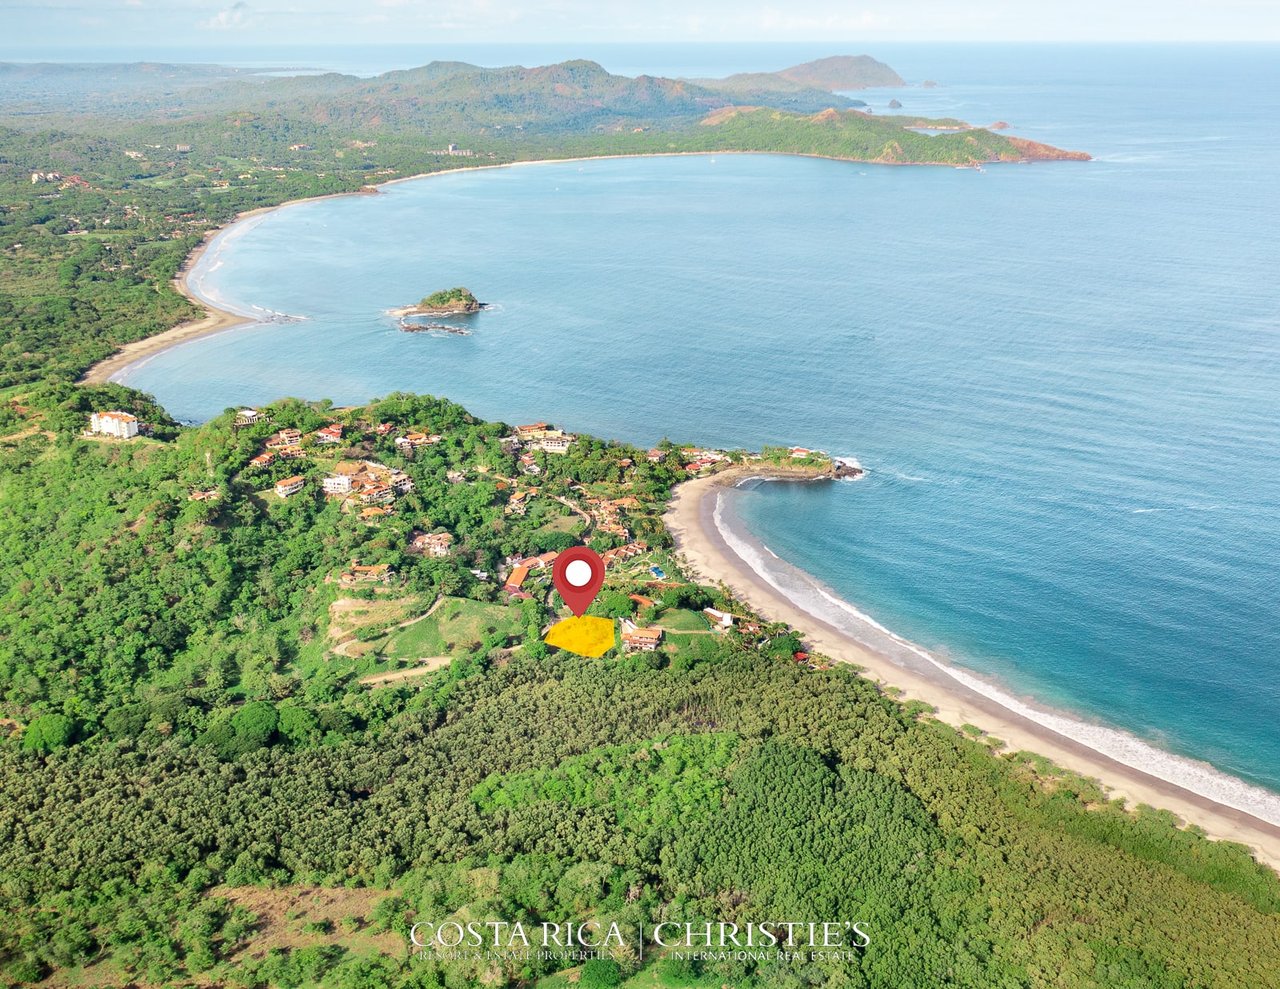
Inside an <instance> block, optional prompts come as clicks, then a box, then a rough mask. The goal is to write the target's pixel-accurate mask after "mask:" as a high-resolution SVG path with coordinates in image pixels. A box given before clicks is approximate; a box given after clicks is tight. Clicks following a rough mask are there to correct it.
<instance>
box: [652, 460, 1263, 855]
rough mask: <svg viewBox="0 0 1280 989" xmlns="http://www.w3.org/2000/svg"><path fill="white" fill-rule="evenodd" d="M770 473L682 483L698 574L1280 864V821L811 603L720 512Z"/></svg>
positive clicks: (886, 682)
mask: <svg viewBox="0 0 1280 989" xmlns="http://www.w3.org/2000/svg"><path fill="white" fill-rule="evenodd" d="M761 473H762V471H761V470H760V469H759V468H758V467H757V468H733V469H731V470H729V471H726V472H723V473H721V474H718V475H714V476H712V477H707V478H698V479H695V480H690V481H686V482H684V483H682V484H680V485H679V486H677V488H676V489H675V494H674V496H673V498H672V501H671V505H670V507H669V508H668V510H667V515H666V519H665V521H666V524H667V528H668V529H669V530H670V531H671V534H672V536H673V537H674V538H675V541H676V548H677V551H678V552H679V553H680V554H681V555H682V556H683V557H684V559H685V561H687V564H688V566H689V568H690V569H691V570H692V571H693V572H694V573H696V574H698V575H699V576H701V577H702V578H703V579H704V580H707V581H711V582H716V583H724V584H725V585H726V586H727V587H728V588H729V589H730V590H731V591H733V593H734V594H736V595H737V596H738V597H739V598H740V599H742V600H743V601H745V602H746V603H747V604H749V605H750V606H751V607H752V608H753V609H754V610H755V611H757V612H758V613H759V614H760V615H762V616H763V617H765V618H767V619H769V620H771V621H781V622H786V623H787V624H789V625H791V626H793V627H794V628H797V629H800V630H801V631H802V632H803V633H804V635H805V640H806V642H807V643H808V644H809V645H810V646H811V647H812V648H813V650H814V651H816V652H820V653H823V654H824V655H827V656H830V657H831V658H832V659H835V660H837V661H839V662H844V663H852V664H854V665H856V666H859V667H862V668H863V669H864V670H865V675H866V676H867V677H869V678H870V679H872V680H875V681H877V682H878V683H880V684H881V685H882V686H887V687H895V688H898V689H899V690H901V691H902V697H903V699H905V700H920V701H923V702H925V703H926V704H929V705H931V706H932V707H934V708H935V709H936V711H937V717H938V719H939V720H941V721H943V722H945V723H947V724H950V725H953V726H955V727H959V726H961V725H964V724H970V725H976V726H977V727H979V728H981V729H983V730H984V731H986V732H987V733H988V734H990V735H993V736H995V737H996V738H999V739H1002V740H1003V741H1005V742H1006V743H1007V746H1006V749H1005V751H1008V752H1017V751H1027V752H1035V753H1038V754H1040V755H1042V756H1045V757H1047V758H1049V759H1051V760H1052V761H1053V762H1055V763H1056V764H1058V765H1059V766H1062V767H1064V768H1066V769H1069V770H1071V771H1073V772H1076V773H1079V774H1080V775H1082V776H1085V777H1088V778H1091V779H1096V780H1098V781H1099V782H1101V783H1102V784H1103V786H1104V787H1105V788H1106V789H1107V790H1109V791H1110V792H1111V795H1112V796H1115V797H1122V798H1124V800H1125V801H1126V802H1127V803H1128V804H1129V806H1135V805H1137V804H1149V805H1150V806H1152V807H1158V808H1161V809H1164V810H1168V811H1171V812H1173V813H1174V814H1175V815H1177V816H1178V817H1179V818H1181V819H1182V820H1183V821H1185V822H1187V823H1189V824H1194V825H1197V826H1198V827H1200V828H1203V829H1204V831H1205V832H1206V833H1207V834H1208V835H1209V836H1210V837H1211V838H1216V839H1224V840H1229V841H1236V842H1239V843H1240V844H1242V845H1246V846H1248V847H1249V848H1251V849H1252V850H1253V851H1254V853H1255V855H1256V856H1257V858H1258V859H1259V861H1262V862H1266V863H1267V864H1268V865H1270V866H1271V867H1272V868H1274V869H1277V870H1278V871H1280V827H1278V826H1276V825H1275V824H1271V823H1269V822H1268V821H1265V820H1262V819H1260V818H1258V817H1255V816H1254V815H1252V814H1249V813H1246V812H1245V811H1242V810H1238V809H1236V808H1234V807H1230V806H1227V805H1225V804H1222V803H1219V802H1218V801H1215V800H1213V799H1212V798H1210V797H1207V796H1204V795H1202V794H1199V793H1194V792H1192V791H1190V790H1188V789H1185V788H1184V787H1182V786H1179V785H1178V784H1176V783H1171V782H1169V781H1167V780H1164V779H1161V778H1159V777H1157V776H1153V775H1151V774H1149V773H1147V772H1144V771H1142V770H1141V769H1136V768H1134V767H1132V766H1129V765H1126V764H1125V763H1122V762H1119V761H1117V760H1116V759H1113V758H1112V757H1110V756H1108V755H1106V754H1104V753H1102V752H1099V751H1097V750H1095V749H1093V748H1091V747H1090V746H1088V745H1086V744H1085V743H1083V742H1081V741H1079V740H1077V739H1075V738H1070V737H1068V736H1066V735H1063V734H1060V733H1058V732H1056V731H1054V730H1053V729H1051V728H1049V727H1047V726H1046V725H1043V724H1040V723H1039V722H1038V721H1035V720H1033V719H1032V718H1030V717H1026V716H1024V715H1022V714H1020V713H1018V712H1017V711H1014V710H1011V709H1010V708H1008V707H1005V706H1003V705H1002V704H1001V703H999V701H997V700H995V699H993V698H991V697H988V696H986V695H985V694H983V693H980V692H979V691H978V690H975V689H972V688H970V687H968V686H966V685H965V684H964V683H962V682H959V681H957V680H955V679H953V678H952V677H950V676H948V675H947V674H946V673H945V672H942V671H939V670H934V669H931V668H930V667H929V665H928V664H924V663H921V664H909V665H904V664H903V663H902V662H900V661H897V660H895V659H892V658H890V657H889V656H888V655H882V654H880V653H878V652H876V651H874V650H872V649H870V648H868V647H867V646H865V645H864V644H863V643H861V642H859V641H858V640H857V639H855V638H853V637H852V636H851V635H849V634H848V633H846V632H844V631H841V630H840V629H838V628H836V627H835V626H834V625H832V624H830V623H828V622H826V621H824V620H822V619H821V618H818V617H817V616H815V615H812V614H810V613H809V612H807V611H804V610H802V609H801V608H800V607H799V606H798V605H797V604H796V603H794V602H793V601H792V600H791V599H790V598H788V597H787V596H785V595H784V594H782V593H781V592H780V591H778V590H777V589H776V588H775V587H773V586H772V585H771V584H769V583H768V582H767V581H766V580H764V579H763V578H762V577H761V576H760V574H758V573H757V572H756V571H755V570H754V569H753V568H752V567H751V566H750V565H749V564H748V563H747V562H746V561H745V560H744V559H743V558H742V557H741V556H740V555H739V554H738V553H737V552H736V551H735V550H734V549H733V547H731V546H730V545H729V543H728V542H727V541H726V540H725V538H724V535H723V533H722V532H721V530H720V527H719V526H718V525H717V523H716V520H715V517H714V512H715V507H716V502H717V498H718V496H719V495H720V493H721V492H722V491H724V489H725V488H728V487H732V486H734V485H735V484H738V483H740V482H741V481H743V480H745V479H747V478H749V477H753V476H760V475H761ZM855 483H856V482H855Z"/></svg>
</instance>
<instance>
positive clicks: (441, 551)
mask: <svg viewBox="0 0 1280 989" xmlns="http://www.w3.org/2000/svg"><path fill="white" fill-rule="evenodd" d="M452 546H453V533H451V532H422V531H421V530H419V529H414V530H413V532H411V533H410V534H409V544H408V545H407V546H406V547H405V552H406V553H413V554H415V555H417V556H448V555H449V550H450V549H451V548H452Z"/></svg>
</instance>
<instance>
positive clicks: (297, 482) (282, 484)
mask: <svg viewBox="0 0 1280 989" xmlns="http://www.w3.org/2000/svg"><path fill="white" fill-rule="evenodd" d="M306 483H307V479H306V478H305V477H303V476H302V475H301V474H295V475H294V476H293V477H286V478H285V479H284V480H283V481H277V482H276V494H278V495H279V496H280V497H281V498H288V497H289V496H290V495H295V494H297V493H298V492H299V491H301V490H302V486H303V485H304V484H306Z"/></svg>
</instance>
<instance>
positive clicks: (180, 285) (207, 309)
mask: <svg viewBox="0 0 1280 989" xmlns="http://www.w3.org/2000/svg"><path fill="white" fill-rule="evenodd" d="M717 155H783V156H785V157H789V158H818V159H821V160H824V161H844V162H848V163H850V164H861V165H883V166H886V167H895V168H896V167H915V168H920V167H929V166H933V167H938V168H959V169H962V170H963V169H966V168H970V167H972V166H967V165H949V164H944V163H942V162H899V161H882V162H878V161H866V160H864V159H861V158H843V157H840V156H837V155H822V154H812V153H804V152H799V151H653V152H636V153H633V154H617V155H577V156H574V157H569V158H534V159H528V160H524V161H508V162H498V163H496V164H491V165H458V166H456V167H452V168H442V169H438V170H436V171H433V172H419V173H418V174H416V175H401V176H397V177H396V178H393V179H387V180H386V181H384V182H377V183H374V184H371V185H367V186H364V187H363V188H360V189H353V190H352V191H350V192H331V193H326V194H325V195H322V196H305V197H303V198H302V199H289V200H286V201H285V202H283V203H278V204H276V205H275V206H259V207H256V208H254V209H251V210H245V211H244V212H243V213H237V214H236V216H235V217H234V218H233V219H232V220H230V221H228V222H227V223H224V224H222V225H220V226H217V227H212V228H211V229H209V230H208V231H206V232H205V235H204V237H203V239H202V240H201V241H200V243H199V244H198V245H197V246H196V248H195V249H194V250H193V251H192V252H191V253H190V254H188V255H187V257H186V258H185V259H184V260H183V262H182V267H181V268H179V269H178V274H177V275H176V276H175V277H174V279H173V283H172V284H173V287H174V290H175V291H177V293H178V294H179V295H181V296H182V297H183V298H185V299H187V300H188V301H189V302H191V303H192V304H193V305H196V306H199V307H200V308H201V309H203V310H204V315H203V316H201V317H199V318H197V319H192V320H188V321H186V322H185V323H179V324H178V325H177V326H174V327H171V328H169V329H167V330H163V331H161V332H160V333H156V334H154V335H152V336H149V337H143V338H142V339H141V340H133V341H130V342H129V343H126V344H124V345H123V346H121V347H120V349H119V350H117V351H116V352H115V353H114V354H111V355H110V356H109V357H105V358H103V359H102V360H100V361H98V363H96V364H94V365H92V366H91V367H90V368H89V369H88V370H86V371H85V372H84V374H82V375H81V376H80V377H79V378H78V379H77V384H82V385H101V384H106V383H107V382H109V381H112V380H114V379H115V378H116V376H118V375H120V374H123V373H124V372H126V371H128V370H129V369H130V368H131V367H133V366H134V365H135V364H138V363H140V362H142V361H144V360H148V359H150V358H152V357H155V356H157V355H159V354H162V353H164V352H165V351H167V350H170V349H172V348H173V347H178V346H181V345H182V344H184V343H190V342H191V341H193V340H198V339H200V338H201V337H207V336H213V335H214V334H215V333H222V332H223V331H225V330H232V329H237V328H239V327H242V326H250V325H253V324H255V323H256V322H257V320H255V319H253V318H252V317H249V316H244V315H241V314H239V313H235V312H231V311H229V310H226V309H222V308H219V307H218V306H215V305H213V304H212V303H210V302H208V301H207V300H205V299H202V298H200V297H199V296H197V295H196V294H195V293H194V292H193V291H192V290H191V286H190V285H189V284H188V277H189V276H190V274H191V273H192V272H193V271H194V270H195V268H196V266H197V265H198V264H199V263H200V259H201V258H202V257H204V254H205V252H206V251H207V250H208V249H209V247H210V246H211V245H212V244H213V242H214V240H216V239H217V238H218V237H220V236H222V235H223V234H225V233H227V232H229V231H230V230H232V229H234V228H235V227H237V226H239V225H240V224H241V223H244V222H245V221H247V220H251V219H254V218H256V217H261V216H265V215H267V214H268V213H272V212H275V211H276V210H282V209H287V208H289V207H291V206H300V205H302V204H303V203H314V202H320V201H321V200H325V199H339V198H342V197H344V196H368V195H377V194H378V192H379V191H380V190H381V189H382V188H383V187H384V186H389V185H398V184H399V183H401V182H416V181H418V180H419V179H429V178H432V177H434V176H436V175H452V174H455V173H457V172H479V171H484V170H487V169H494V168H515V167H517V166H522V165H557V164H569V163H572V162H575V161H612V160H615V159H626V158H686V157H715V156H717ZM1038 160H1039V159H1036V158H1024V159H1020V160H1013V161H1004V162H991V163H989V164H1007V165H1016V164H1027V163H1031V162H1035V161H1038ZM1054 160H1058V159H1054ZM1061 160H1071V159H1061Z"/></svg>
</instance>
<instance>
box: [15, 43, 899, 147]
mask: <svg viewBox="0 0 1280 989" xmlns="http://www.w3.org/2000/svg"><path fill="white" fill-rule="evenodd" d="M0 84H2V85H0V115H12V116H31V115H35V116H44V115H67V114H72V115H75V114H80V113H94V114H100V113H103V112H108V113H110V112H113V111H114V112H120V113H122V114H123V113H130V114H139V115H142V116H146V117H151V118H153V119H164V118H170V119H172V118H173V117H176V116H185V115H188V114H199V113H202V112H205V111H210V110H232V109H234V110H247V111H251V112H253V113H270V114H280V115H284V116H287V117H290V118H293V119H298V118H302V119H308V120H311V121H313V122H314V123H318V124H325V125H339V126H346V127H352V128H359V129H361V130H364V129H366V128H370V127H372V128H375V129H379V130H391V131H396V130H401V129H412V130H419V129H421V128H423V127H432V126H438V127H445V128H447V129H449V130H451V131H455V132H458V133H471V134H475V133H486V132H492V131H495V130H497V131H502V130H508V131H510V130H511V129H515V130H516V131H517V132H519V131H522V130H530V131H535V132H541V133H548V132H563V131H569V132H575V131H576V132H583V131H591V130H593V129H596V130H607V129H610V128H620V127H623V126H626V125H631V126H663V127H668V126H671V125H673V124H679V123H686V124H692V123H694V122H696V121H697V120H699V119H701V118H702V117H704V116H706V115H707V114H708V113H710V112H711V111H713V110H717V109H720V108H722V107H725V106H730V105H734V104H742V103H750V104H753V105H758V106H771V107H774V108H776V109H780V110H789V111H792V112H796V113H817V112H819V111H821V110H824V109H826V108H828V107H834V108H836V109H848V108H851V107H859V106H864V105H865V104H864V103H863V102H862V101H860V100H854V99H850V98H848V97H846V96H842V95H839V92H838V91H848V90H856V89H863V88H866V87H869V86H901V85H903V81H902V78H901V77H900V76H899V75H898V74H897V73H896V72H894V71H893V69H891V68H890V67H889V66H887V65H885V64H884V63H882V62H878V61H876V60H875V59H873V58H871V57H870V56H867V55H859V56H836V57H832V58H824V59H820V60H818V61H816V62H807V63H805V64H803V65H796V66H792V67H791V68H787V69H783V70H781V71H779V72H757V73H744V74H740V75H734V76H730V77H729V78H727V79H667V78H663V77H659V76H648V75H641V76H637V77H635V78H632V77H628V76H620V75H614V74H612V73H610V72H609V71H607V70H606V69H605V68H604V67H603V66H601V65H599V64H597V63H596V62H591V61H586V60H574V61H569V62H561V63H559V64H556V65H546V66H538V67H534V68H525V67H524V66H518V65H515V66H504V67H500V68H485V67H482V66H478V65H470V64H467V63H465V62H431V63H430V64H428V65H424V66H421V67H419V68H414V69H404V70H397V71H393V72H386V73H383V74H382V75H379V76H374V77H373V78H369V79H364V78H359V77H356V76H348V75H341V74H339V73H325V74H321V75H299V76H285V77H280V76H275V75H267V74H263V73H260V72H259V73H254V72H251V71H247V70H243V69H228V68H225V67H222V66H212V65H207V66H202V65H181V66H173V65H158V64H152V63H136V64H130V65H65V64H52V63H44V64H34V65H31V64H14V63H10V64H0Z"/></svg>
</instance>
